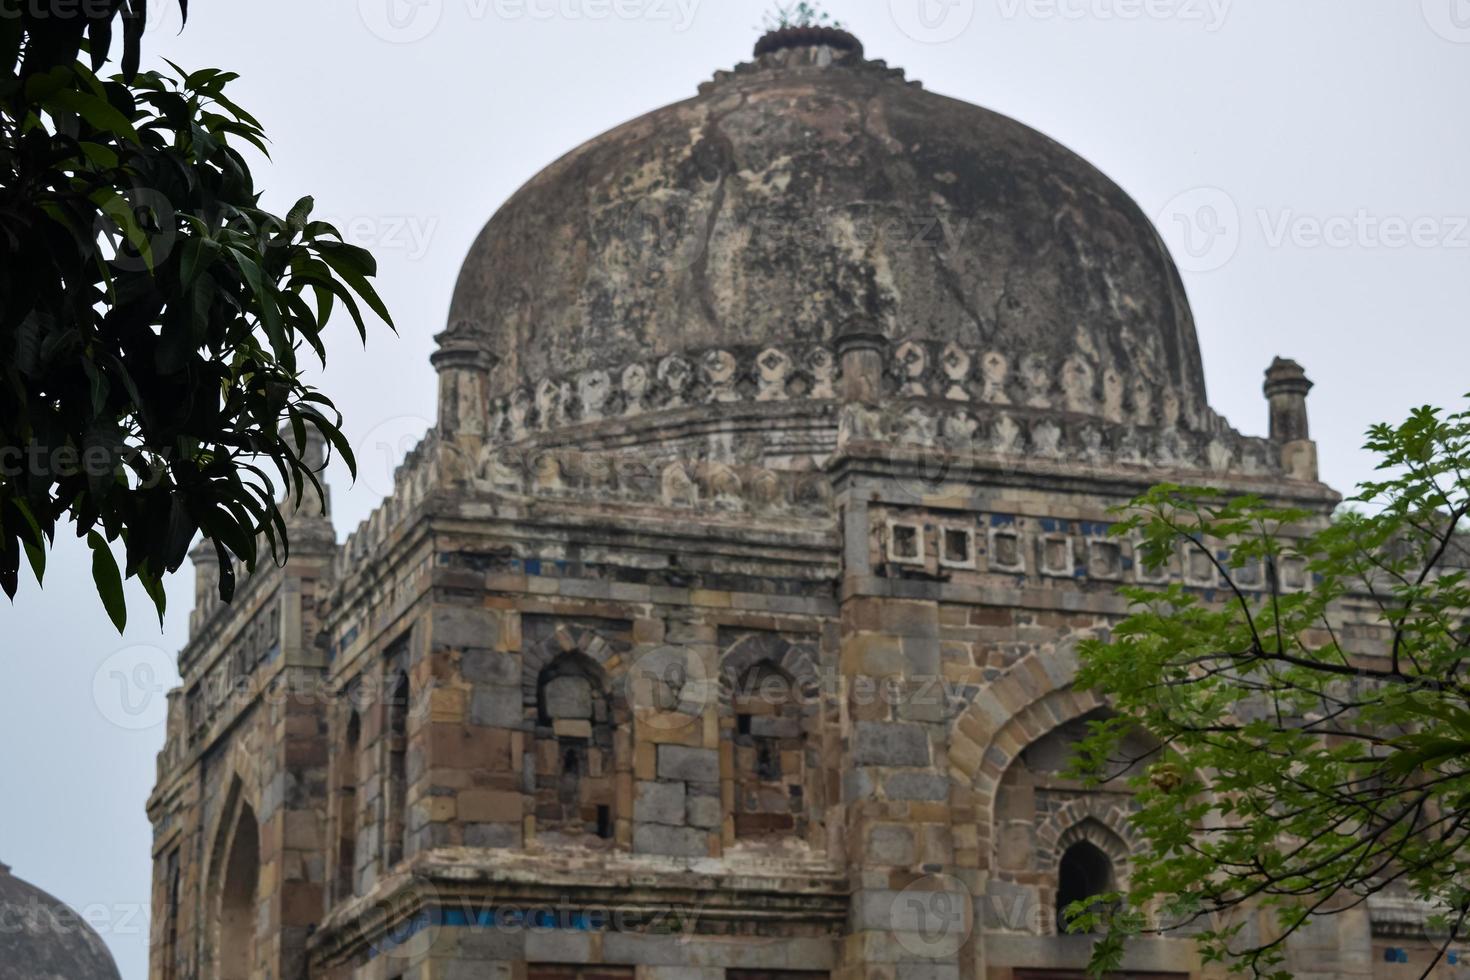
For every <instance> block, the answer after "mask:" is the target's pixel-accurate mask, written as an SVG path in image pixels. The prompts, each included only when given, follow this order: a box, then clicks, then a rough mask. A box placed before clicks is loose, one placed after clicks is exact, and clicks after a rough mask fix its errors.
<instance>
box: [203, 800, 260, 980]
mask: <svg viewBox="0 0 1470 980" xmlns="http://www.w3.org/2000/svg"><path fill="white" fill-rule="evenodd" d="M247 787H248V783H247V781H246V780H245V778H243V777H242V776H241V775H239V774H238V772H237V773H236V774H235V775H234V776H232V777H231V780H230V787H229V790H228V791H227V792H226V794H225V803H224V806H223V807H222V808H221V809H220V811H219V817H218V819H217V820H216V821H215V827H214V830H213V833H212V834H211V835H210V838H209V839H210V840H211V842H212V844H211V847H210V851H209V865H208V867H207V869H206V872H205V881H206V890H205V912H206V916H207V921H208V928H207V929H205V930H204V939H205V944H206V946H205V950H204V962H205V963H206V964H207V971H208V972H207V973H206V976H207V977H208V978H211V980H250V978H252V977H254V976H257V975H259V973H260V970H261V966H260V959H261V953H262V951H263V948H262V944H261V937H260V930H259V922H260V919H261V915H260V903H261V901H262V899H263V898H264V897H265V896H263V895H262V894H261V890H260V881H261V847H260V843H261V828H260V824H259V821H258V819H257V817H256V813H257V809H256V804H255V801H254V797H253V795H252V794H251V793H250V792H249V790H248V788H247Z"/></svg>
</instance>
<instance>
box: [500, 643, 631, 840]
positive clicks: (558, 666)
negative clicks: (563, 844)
mask: <svg viewBox="0 0 1470 980" xmlns="http://www.w3.org/2000/svg"><path fill="white" fill-rule="evenodd" d="M609 629H611V627H609ZM523 657H524V660H523V663H522V670H521V700H522V705H523V709H524V725H525V729H526V731H527V732H528V733H529V735H530V737H529V739H528V740H527V742H528V744H527V749H526V767H527V769H528V771H529V772H530V774H531V793H532V807H533V811H532V812H533V814H534V828H535V830H534V834H535V836H536V837H538V838H543V839H552V840H555V839H562V840H567V841H575V842H577V843H580V844H584V845H590V846H595V847H610V846H612V844H613V842H614V840H615V839H616V836H617V832H618V825H619V822H620V821H621V822H626V821H627V820H628V819H629V817H630V816H631V815H630V814H621V813H618V812H617V800H618V799H619V792H618V788H619V781H624V782H627V784H628V785H627V787H626V792H627V793H631V789H632V782H631V780H632V775H631V770H630V768H629V766H630V762H629V760H630V758H631V755H632V746H631V742H630V741H629V733H630V732H631V729H632V714H631V712H630V710H629V708H628V703H627V697H626V692H625V691H624V690H623V685H622V683H621V681H622V678H623V674H624V673H625V672H626V663H625V662H624V658H623V657H622V653H621V651H620V649H619V647H618V646H615V645H614V643H612V642H609V639H608V638H607V637H605V636H603V635H602V633H601V632H600V631H599V630H598V629H596V628H593V627H591V626H588V625H585V624H580V623H576V622H565V623H561V624H558V625H557V626H556V628H555V629H553V630H551V631H550V632H549V633H547V634H545V635H544V636H543V637H542V638H541V640H540V642H535V643H528V644H527V646H526V648H525V650H524V652H523Z"/></svg>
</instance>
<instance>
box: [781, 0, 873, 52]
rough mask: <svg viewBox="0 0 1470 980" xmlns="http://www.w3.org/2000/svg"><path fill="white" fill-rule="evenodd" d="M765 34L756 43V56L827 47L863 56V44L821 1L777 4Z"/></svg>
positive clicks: (801, 0)
mask: <svg viewBox="0 0 1470 980" xmlns="http://www.w3.org/2000/svg"><path fill="white" fill-rule="evenodd" d="M764 27H765V32H766V33H765V34H764V35H762V36H761V39H760V40H759V41H757V42H756V43H755V56H756V57H757V58H759V57H760V56H761V55H765V54H770V53H772V52H773V51H782V50H785V49H788V48H814V47H827V48H832V49H834V50H837V51H849V52H855V53H856V54H857V55H858V57H861V56H862V53H863V45H862V42H861V41H859V40H858V39H857V38H856V37H855V36H854V35H853V34H851V33H849V32H848V30H847V27H846V25H845V24H843V23H842V22H841V21H840V20H837V19H836V18H835V17H833V16H832V15H831V14H829V13H827V11H825V10H823V9H822V7H821V4H817V3H808V2H807V0H800V2H796V3H777V4H775V6H774V9H772V10H770V11H768V12H767V13H766V16H765V25H764Z"/></svg>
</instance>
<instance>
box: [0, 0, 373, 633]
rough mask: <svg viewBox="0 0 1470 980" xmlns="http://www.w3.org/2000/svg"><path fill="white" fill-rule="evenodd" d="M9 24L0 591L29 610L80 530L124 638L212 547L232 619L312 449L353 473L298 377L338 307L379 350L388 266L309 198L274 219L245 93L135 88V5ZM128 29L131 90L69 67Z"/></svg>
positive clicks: (104, 3)
mask: <svg viewBox="0 0 1470 980" xmlns="http://www.w3.org/2000/svg"><path fill="white" fill-rule="evenodd" d="M89 2H91V0H89ZM0 4H3V5H4V6H5V8H6V9H5V10H4V11H3V13H4V16H0V70H3V74H0V587H3V589H4V591H5V593H6V594H7V595H9V596H11V597H14V595H15V592H16V589H17V587H18V575H19V566H20V560H21V556H22V555H24V556H25V557H26V559H27V560H28V562H29V564H30V566H31V568H32V570H33V572H34V574H35V576H36V578H37V580H38V581H39V580H40V579H41V578H42V576H43V574H44V571H45V560H46V553H47V550H48V548H49V547H50V545H51V543H52V542H53V541H54V539H55V534H56V531H57V527H58V525H59V524H62V523H64V522H66V521H70V522H72V523H73V524H74V526H75V530H76V533H77V535H78V536H79V537H82V538H85V539H86V540H87V542H88V544H89V546H90V547H91V549H92V552H93V556H94V562H93V570H94V578H95V581H96V585H97V588H98V590H99V593H100V594H101V596H102V599H103V603H104V605H105V607H106V609H107V611H108V613H109V615H110V616H111V618H112V619H113V621H114V623H115V624H116V625H117V627H118V628H119V629H121V628H122V626H123V624H124V621H125V617H126V608H125V605H124V603H123V600H122V580H123V579H124V578H127V577H137V578H138V579H139V581H140V582H141V583H142V584H143V586H144V587H145V589H146V590H147V591H148V593H149V595H150V596H151V597H152V598H153V600H154V602H155V604H156V606H157V609H158V612H159V615H160V617H161V616H162V613H163V601H164V592H163V589H162V585H161V581H162V577H163V576H164V575H165V574H167V573H169V572H173V571H175V570H177V569H178V568H179V566H180V565H181V564H182V562H183V560H184V558H185V557H186V553H187V550H188V548H189V545H190V543H191V541H192V540H193V538H194V537H195V535H196V534H197V533H199V532H201V531H202V532H203V535H204V537H205V538H206V539H207V540H208V541H210V542H212V544H213V546H214V548H215V550H216V552H217V553H218V555H219V557H220V559H221V577H220V594H221V596H222V597H223V598H225V599H226V600H228V599H229V598H230V597H231V596H232V594H233V590H234V581H235V578H234V572H233V570H232V562H231V559H232V558H233V559H234V560H235V561H238V562H239V563H241V564H243V566H244V567H245V568H246V569H248V570H252V571H253V570H254V569H255V567H256V563H257V561H258V560H259V558H260V557H261V552H262V551H263V550H264V545H263V544H262V540H263V541H264V542H265V544H268V546H269V549H270V553H271V555H272V556H273V557H274V558H275V559H276V560H284V557H285V555H286V553H287V549H288V541H287V535H286V524H285V520H284V518H283V516H282V513H281V505H280V504H279V503H278V491H279V492H280V493H281V494H283V495H284V501H285V503H286V504H287V505H289V502H290V500H291V499H292V498H294V500H295V501H296V502H297V503H298V504H299V503H300V501H301V500H302V499H304V496H305V491H306V489H307V487H308V486H311V487H315V486H316V484H317V474H316V473H315V472H313V467H312V465H309V464H308V461H307V459H306V456H307V446H308V428H314V429H316V430H317V431H318V432H320V433H321V435H322V436H323V437H324V438H325V440H326V441H327V442H328V444H329V445H330V446H331V447H333V448H335V450H336V451H337V452H339V453H341V455H342V457H343V458H344V459H345V460H346V462H347V463H348V465H349V467H351V466H353V465H354V464H353V461H352V456H351V452H350V450H349V448H348V446H347V443H346V441H345V440H344V439H343V437H342V433H341V418H340V416H339V415H338V413H337V412H336V410H335V408H334V407H333V405H332V403H331V401H330V400H329V399H328V398H327V397H326V396H324V395H323V394H322V393H321V392H319V391H317V390H315V389H314V388H312V387H311V386H310V385H308V384H306V383H305V382H304V381H303V378H302V369H301V365H300V363H299V358H300V356H301V354H302V353H303V351H308V350H309V351H310V352H311V353H312V354H314V355H315V356H316V358H317V359H318V360H319V361H321V363H323V364H324V363H325V358H326V348H325V343H324V340H323V329H324V327H325V326H326V324H327V322H328V319H329V317H330V316H331V314H332V312H333V310H334V308H337V307H339V306H340V307H341V308H344V309H345V310H346V311H347V313H348V315H350V317H351V318H352V320H353V321H354V323H355V325H356V327H357V330H358V332H359V334H360V335H361V336H362V337H363V338H364V339H365V338H366V324H365V320H364V307H365V308H366V309H367V310H371V311H372V312H373V313H376V314H377V315H378V316H379V317H381V318H383V319H384V320H388V312H387V310H386V309H384V307H383V304H382V302H381V300H380V299H379V298H378V296H377V293H376V292H375V291H374V290H373V287H372V285H371V283H370V282H369V280H370V278H371V277H372V276H373V275H374V274H375V272H376V269H375V265H374V262H373V259H372V257H371V256H370V255H369V254H368V253H367V252H365V251H363V250H362V249H359V248H356V247H354V246H351V245H348V244H346V243H344V242H343V241H342V238H341V236H340V235H339V234H338V232H337V231H336V229H334V228H332V227H331V226H330V225H327V224H324V223H322V222H319V221H313V220H312V219H311V210H312V200H311V198H303V199H302V200H301V201H300V202H299V203H298V204H297V205H296V206H295V207H293V208H292V209H291V211H290V212H289V213H288V214H287V215H286V216H285V217H284V218H282V217H277V216H275V215H273V214H270V213H269V212H267V211H265V210H263V209H262V208H261V207H260V205H259V191H258V190H257V188H256V187H255V184H254V181H253V179H252V177H251V173H250V169H249V166H248V165H247V163H246V160H245V158H244V157H243V156H241V154H240V151H239V147H240V146H241V145H242V144H250V145H251V146H254V147H256V148H258V149H260V150H261V151H262V152H264V151H265V149H266V143H265V135H264V133H263V132H262V130H261V127H260V124H259V123H258V122H257V121H256V119H255V118H254V117H253V116H251V115H250V114H249V113H248V112H246V111H245V110H244V109H242V108H240V107H239V106H237V105H236V104H235V103H234V102H233V101H231V99H230V98H229V97H228V96H227V94H226V89H227V87H228V85H229V83H230V82H232V81H233V80H234V79H235V78H236V76H235V75H234V74H231V73H228V72H223V71H220V70H218V69H212V68H210V69H204V70H201V71H195V72H192V73H189V72H184V71H183V70H181V69H178V68H177V66H174V70H175V72H176V73H177V74H176V75H166V74H160V73H156V72H144V73H137V72H136V61H137V53H136V42H137V36H138V33H139V32H140V31H141V24H142V10H143V6H142V3H141V2H139V0H132V2H131V3H123V2H121V0H117V2H112V0H97V2H96V3H94V4H93V6H94V7H96V10H97V13H96V15H95V16H91V17H87V16H83V15H82V14H79V13H77V12H76V11H77V10H81V11H83V12H85V11H87V10H88V9H89V8H88V6H87V4H85V3H84V4H81V5H80V6H79V5H78V4H76V3H71V4H70V6H69V8H68V9H70V10H71V11H72V14H71V15H70V16H61V15H59V14H56V13H53V14H52V15H51V16H50V17H49V18H44V17H43V18H41V19H40V20H38V21H36V22H34V23H33V22H32V20H31V19H30V18H31V14H30V13H27V14H26V15H25V16H24V17H22V16H21V15H20V13H19V11H20V5H19V4H18V3H17V2H16V0H0ZM98 4H100V6H98ZM34 7H35V5H34V4H30V3H28V4H27V5H26V10H27V11H31V10H33V9H34ZM109 11H110V12H109ZM12 14H15V16H11V15H12ZM104 15H105V16H104ZM114 15H118V16H121V17H123V22H124V27H125V32H124V33H125V54H124V61H125V67H126V68H128V76H129V77H116V78H111V79H102V78H99V77H98V76H97V75H95V74H94V73H93V72H92V70H90V69H89V68H88V67H87V66H86V65H84V64H82V63H81V62H79V61H77V60H75V59H76V56H77V54H78V51H79V50H84V49H85V45H86V43H87V42H86V39H85V38H84V37H83V34H84V33H86V34H87V35H88V36H89V37H90V44H91V47H92V55H93V60H94V61H96V62H99V63H100V60H101V57H102V56H103V55H105V53H106V49H107V43H108V40H109V38H110V30H111V26H110V25H111V21H112V18H113V16H114ZM318 465H319V464H318ZM108 542H121V543H122V545H123V550H124V553H125V559H126V560H125V563H124V566H123V568H122V569H121V570H119V569H118V568H117V567H116V565H115V564H114V563H113V558H112V555H111V552H110V549H109V548H108V547H107V543H108Z"/></svg>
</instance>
